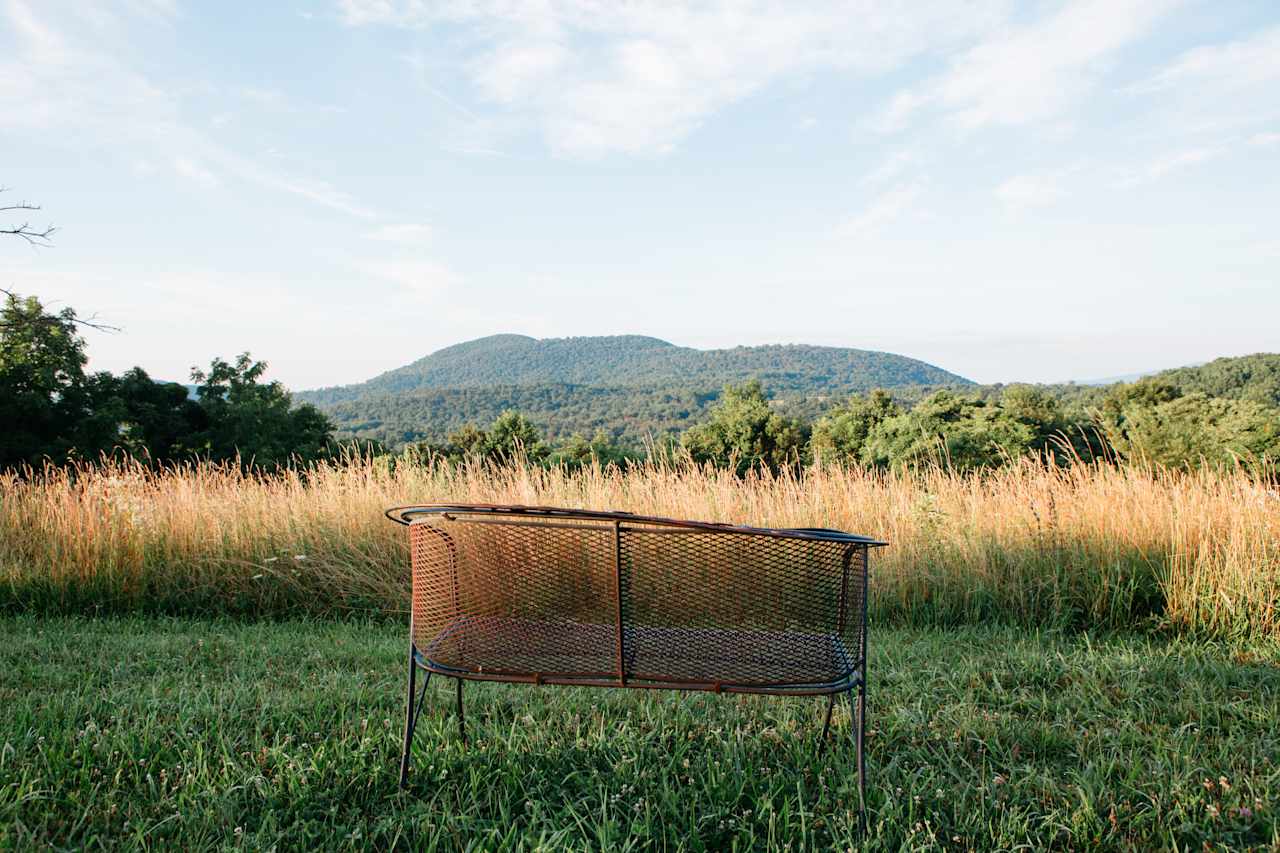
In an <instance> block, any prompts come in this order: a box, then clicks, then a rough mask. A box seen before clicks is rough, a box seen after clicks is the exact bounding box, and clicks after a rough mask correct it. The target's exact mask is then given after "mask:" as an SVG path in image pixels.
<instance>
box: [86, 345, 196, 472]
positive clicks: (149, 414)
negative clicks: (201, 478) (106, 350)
mask: <svg viewBox="0 0 1280 853" xmlns="http://www.w3.org/2000/svg"><path fill="white" fill-rule="evenodd" d="M103 377H104V378H103V380H102V382H103V385H104V386H105V387H104V388H103V389H102V390H101V391H100V392H99V394H98V397H99V400H100V401H101V402H100V404H99V406H100V411H101V412H102V414H103V415H104V416H107V417H110V419H111V421H112V423H113V424H114V425H115V431H116V434H117V439H116V441H117V445H118V446H119V447H120V448H121V449H123V450H125V451H127V452H128V453H129V454H130V455H132V456H135V457H137V458H149V459H151V460H152V461H154V462H157V463H166V462H175V461H178V460H180V459H183V458H186V457H189V456H190V455H192V454H193V453H194V452H195V450H196V443H197V441H198V440H199V439H198V438H197V436H198V435H199V434H201V433H203V432H204V431H205V430H207V429H208V428H209V416H208V414H207V413H206V412H205V410H204V408H203V407H201V405H200V404H199V403H198V402H196V401H195V400H193V399H191V395H190V394H189V393H188V392H187V388H186V386H184V385H179V384H178V383H176V382H156V381H154V380H152V379H151V377H150V376H148V375H147V373H146V371H144V370H143V369H142V368H141V367H135V368H133V369H132V370H129V371H126V372H125V373H124V374H122V375H121V376H118V377H107V376H106V375H105V374H103Z"/></svg>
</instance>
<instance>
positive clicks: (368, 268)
mask: <svg viewBox="0 0 1280 853" xmlns="http://www.w3.org/2000/svg"><path fill="white" fill-rule="evenodd" d="M358 268H359V271H360V272H362V273H364V274H365V275H369V276H373V277H374V278H380V279H382V280H384V281H388V282H391V283H393V284H395V285H398V286H399V287H401V288H403V289H404V290H405V291H407V292H408V293H409V294H412V295H414V296H418V297H438V296H440V295H442V294H443V293H445V291H447V290H449V289H450V288H452V287H455V286H456V285H457V284H458V283H459V282H460V281H461V279H460V278H459V277H458V275H457V274H456V273H455V272H453V270H451V269H449V268H448V267H446V266H444V265H443V264H439V263H436V262H434V261H425V260H417V259H392V260H382V261H370V262H366V263H362V264H359V266H358Z"/></svg>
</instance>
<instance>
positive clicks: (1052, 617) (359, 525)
mask: <svg viewBox="0 0 1280 853" xmlns="http://www.w3.org/2000/svg"><path fill="white" fill-rule="evenodd" d="M444 501H467V502H493V503H518V504H527V505H557V506H571V507H590V508H597V509H621V510H630V511H633V512H639V513H650V514H656V515H667V516H675V517H683V518H694V519H704V520H713V521H728V522H739V523H749V524H756V525H766V526H777V527H833V528H838V529H842V530H848V531H852V532H857V533H865V534H869V535H873V536H876V537H878V538H882V539H886V540H888V541H889V542H890V543H891V545H890V547H888V548H884V549H880V550H878V551H877V552H875V554H874V557H873V562H872V582H871V591H872V599H871V609H872V618H873V619H880V620H892V621H897V622H902V623H909V624H922V625H929V624H963V623H977V622H983V621H998V622H1003V623H1012V624H1022V625H1050V626H1060V627H1079V626H1096V627H1107V628H1120V627H1135V626H1138V627H1146V626H1156V627H1167V628H1172V629H1177V630H1184V631H1190V632H1193V633H1198V634H1207V635H1216V636H1243V635H1254V636H1266V635H1270V636H1276V635H1278V634H1280V610H1278V607H1280V492H1277V490H1276V489H1275V487H1274V485H1272V484H1269V483H1267V482H1265V481H1262V480H1259V479H1256V478H1253V477H1251V476H1249V475H1248V474H1246V473H1243V472H1236V473H1226V474H1223V473H1215V472H1211V471H1207V470H1206V471H1201V472H1192V473H1186V472H1176V471H1165V470H1161V469H1157V468H1151V467H1141V466H1128V467H1115V466H1111V465H1105V464H1102V465H1087V464H1078V465H1074V466H1071V467H1053V466H1048V467H1046V466H1045V465H1043V464H1040V463H1037V462H1032V461H1022V462H1018V463H1014V464H1010V465H1008V466H1006V467H1004V468H1002V469H999V470H996V471H992V472H986V473H983V474H968V475H966V474H958V473H954V472H950V471H947V470H943V469H933V470H927V471H923V472H915V473H905V472H903V473H893V472H876V471H865V470H846V469H838V468H825V469H812V470H809V471H806V472H804V473H803V474H788V473H784V474H781V475H778V476H771V475H769V474H767V473H760V474H752V475H750V476H748V477H746V478H738V477H735V476H734V475H733V474H732V473H729V472H723V471H716V470H711V469H700V468H697V467H693V466H680V465H675V466H672V465H665V464H657V463H654V464H649V465H645V466H641V467H638V468H633V469H630V470H628V471H626V472H623V471H620V470H618V469H615V468H604V469H601V468H598V467H597V468H587V469H584V470H581V471H568V470H563V469H555V468H552V469H545V468H538V467H532V466H520V465H513V466H510V467H506V468H499V469H493V468H486V467H480V466H476V467H451V466H449V465H445V464H410V463H407V462H405V461H403V460H390V459H386V458H382V459H361V460H353V461H350V462H348V463H345V464H321V465H317V466H314V467H309V468H305V469H299V470H293V471H288V472H285V473H284V474H281V475H272V476H261V475H253V474H246V473H243V472H242V471H241V470H240V469H239V468H238V467H237V466H234V465H209V464H198V465H188V466H183V467H178V468H175V469H170V470H163V471H155V470H151V469H149V468H147V467H145V466H143V465H140V464H136V463H132V462H108V463H104V464H101V465H96V466H84V467H80V468H77V469H70V470H68V469H55V468H50V469H47V470H46V471H44V472H40V473H36V474H34V475H32V476H29V477H25V478H20V477H17V476H12V475H0V578H2V579H3V587H0V609H2V610H7V611H10V612H14V611H25V612H36V613H75V612H90V613H92V612H130V611H140V612H168V613H188V614H200V615H204V614H216V613H243V614H257V615H282V614H297V613H310V614H317V615H333V614H345V613H361V614H367V613H369V612H370V611H372V612H382V613H387V614H397V613H404V612H405V611H407V606H408V596H407V588H408V552H407V546H406V541H405V539H406V537H405V531H404V529H403V528H402V527H399V526H398V525H394V524H392V523H390V522H388V521H387V520H386V519H385V518H384V517H383V515H382V510H383V509H385V508H386V507H388V506H391V505H394V504H397V503H410V502H444Z"/></svg>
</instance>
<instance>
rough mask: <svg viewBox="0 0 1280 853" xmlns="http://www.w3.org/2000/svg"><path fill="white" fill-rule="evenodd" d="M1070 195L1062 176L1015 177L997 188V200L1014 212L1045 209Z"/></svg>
mask: <svg viewBox="0 0 1280 853" xmlns="http://www.w3.org/2000/svg"><path fill="white" fill-rule="evenodd" d="M1068 195H1069V193H1068V192H1067V189H1066V187H1065V186H1064V185H1063V176H1062V175H1061V174H1040V175H1015V176H1014V177H1012V178H1010V179H1009V180H1007V181H1005V182H1004V183H1002V184H1000V186H998V187H996V198H998V199H1000V201H1001V202H1003V203H1004V205H1005V206H1006V207H1009V208H1012V209H1014V210H1026V209H1027V208H1032V207H1045V206H1047V205H1051V204H1054V203H1055V202H1058V201H1061V200H1062V199H1064V198H1066V197H1067V196H1068Z"/></svg>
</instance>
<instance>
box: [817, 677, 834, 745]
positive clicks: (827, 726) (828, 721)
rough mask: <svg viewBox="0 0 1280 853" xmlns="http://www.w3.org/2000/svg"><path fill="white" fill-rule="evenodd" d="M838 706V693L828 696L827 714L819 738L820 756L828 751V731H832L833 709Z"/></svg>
mask: <svg viewBox="0 0 1280 853" xmlns="http://www.w3.org/2000/svg"><path fill="white" fill-rule="evenodd" d="M835 706H836V694H834V693H832V694H831V695H830V696H828V697H827V716H826V718H825V719H824V720H823V721H822V737H820V738H818V758H822V756H823V755H824V754H825V753H826V751H827V732H829V731H831V709H832V708H834V707H835Z"/></svg>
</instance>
